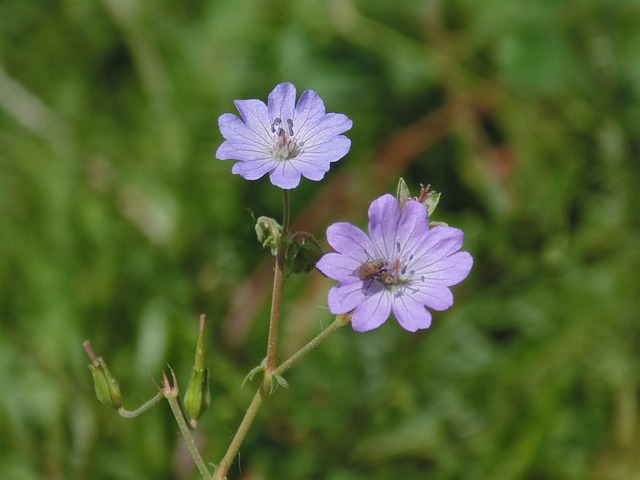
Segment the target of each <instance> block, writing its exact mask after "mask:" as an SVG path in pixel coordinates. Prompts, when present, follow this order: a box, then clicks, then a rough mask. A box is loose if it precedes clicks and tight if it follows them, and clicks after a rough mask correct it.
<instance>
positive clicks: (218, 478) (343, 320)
mask: <svg viewBox="0 0 640 480" xmlns="http://www.w3.org/2000/svg"><path fill="white" fill-rule="evenodd" d="M350 320H351V315H350V314H348V315H338V316H337V317H336V319H335V320H334V322H333V323H332V324H331V325H329V326H328V327H327V328H325V329H324V330H323V331H322V332H320V333H319V334H318V335H317V336H316V337H315V338H314V339H313V340H311V341H310V342H309V343H307V344H306V345H305V346H304V347H302V348H301V349H300V350H298V351H297V352H296V353H294V354H293V355H291V357H290V358H289V359H287V360H286V361H285V362H283V363H282V365H280V366H279V367H278V368H276V369H275V370H274V371H273V372H272V373H266V375H265V378H264V380H263V382H262V384H261V385H260V388H258V391H257V392H256V394H255V396H254V397H253V400H252V401H251V405H249V408H247V412H246V413H245V415H244V418H243V419H242V422H241V423H240V426H239V427H238V431H237V432H236V434H235V436H234V437H233V440H232V441H231V444H230V445H229V448H228V450H227V453H225V455H224V458H223V459H222V460H221V461H220V463H219V464H218V466H217V468H216V471H215V472H214V474H213V480H224V479H225V478H226V474H227V471H228V470H229V467H230V466H231V464H232V463H233V459H234V457H235V456H236V454H237V453H238V450H239V449H240V445H242V442H243V441H244V438H245V437H246V436H247V433H248V432H249V427H251V424H252V423H253V421H254V419H255V418H256V414H257V413H258V409H259V408H260V406H261V405H262V401H263V400H264V398H265V397H266V396H267V395H268V394H269V392H270V391H271V380H272V378H273V376H274V375H282V374H283V373H284V372H286V371H287V370H288V369H289V368H291V367H292V366H293V365H295V364H296V363H297V362H298V361H299V360H300V359H302V358H303V357H304V356H305V355H307V354H308V353H309V352H310V351H311V350H313V349H314V348H316V347H317V346H318V345H319V344H320V342H322V341H323V340H324V339H325V338H327V337H328V336H329V334H331V333H333V332H335V331H336V330H338V329H339V328H340V327H342V326H344V325H347V324H348V323H349V321H350Z"/></svg>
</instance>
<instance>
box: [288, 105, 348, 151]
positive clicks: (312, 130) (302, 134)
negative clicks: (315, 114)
mask: <svg viewBox="0 0 640 480" xmlns="http://www.w3.org/2000/svg"><path fill="white" fill-rule="evenodd" d="M295 126H296V128H297V130H298V131H297V132H295V133H296V138H298V139H300V140H302V141H303V142H304V144H305V145H307V146H309V145H318V144H321V143H324V142H327V141H329V140H331V139H332V138H333V137H335V136H337V135H340V134H341V133H344V132H346V131H347V130H349V129H350V128H351V127H352V126H353V122H352V121H351V119H350V118H349V117H347V116H346V115H344V114H342V113H328V114H326V115H324V116H323V117H321V118H319V119H318V120H317V121H315V122H312V121H307V122H305V123H303V124H301V125H297V124H296V125H295Z"/></svg>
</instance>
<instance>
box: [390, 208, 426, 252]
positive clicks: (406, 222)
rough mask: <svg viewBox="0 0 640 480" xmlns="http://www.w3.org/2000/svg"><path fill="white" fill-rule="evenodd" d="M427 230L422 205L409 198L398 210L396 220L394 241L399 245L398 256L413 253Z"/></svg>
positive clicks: (424, 211)
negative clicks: (397, 219) (400, 209)
mask: <svg viewBox="0 0 640 480" xmlns="http://www.w3.org/2000/svg"><path fill="white" fill-rule="evenodd" d="M428 230H429V219H428V218H427V211H426V210H425V208H424V205H423V204H422V203H420V202H417V201H415V200H409V201H408V202H407V203H406V204H405V205H404V207H403V208H402V211H401V212H400V220H399V221H398V231H397V233H396V242H397V243H398V244H399V245H400V247H401V252H399V253H398V256H399V257H401V258H403V259H405V260H406V259H408V258H409V257H410V256H411V255H414V254H415V250H416V248H417V246H418V245H420V244H421V243H422V242H423V241H424V240H423V239H424V238H425V235H426V234H427V231H428Z"/></svg>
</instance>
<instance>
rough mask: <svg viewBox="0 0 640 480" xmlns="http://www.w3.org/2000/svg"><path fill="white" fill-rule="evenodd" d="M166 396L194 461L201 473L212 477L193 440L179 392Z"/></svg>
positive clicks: (206, 478) (207, 477)
mask: <svg viewBox="0 0 640 480" xmlns="http://www.w3.org/2000/svg"><path fill="white" fill-rule="evenodd" d="M165 398H166V399H167V401H168V402H169V405H170V406H171V411H172V412H173V416H174V417H175V418H176V423H177V424H178V428H180V433H181V434H182V438H184V441H185V443H186V444H187V448H188V449H189V453H190V454H191V456H192V457H193V460H194V462H196V465H197V466H198V470H199V471H200V475H202V478H204V479H205V480H208V479H209V478H211V474H210V473H209V470H208V469H207V466H206V465H205V463H204V460H202V457H201V456H200V452H199V451H198V447H197V446H196V442H194V440H193V436H192V435H191V431H190V429H189V426H188V425H187V422H186V421H185V418H184V414H183V411H182V409H181V408H180V404H179V401H178V396H177V392H176V394H175V395H171V394H170V395H165Z"/></svg>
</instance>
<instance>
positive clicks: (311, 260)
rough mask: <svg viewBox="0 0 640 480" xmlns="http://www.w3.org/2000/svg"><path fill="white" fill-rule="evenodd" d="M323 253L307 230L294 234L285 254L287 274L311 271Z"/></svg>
mask: <svg viewBox="0 0 640 480" xmlns="http://www.w3.org/2000/svg"><path fill="white" fill-rule="evenodd" d="M322 254H323V251H322V249H321V248H320V245H319V244H318V241H317V240H316V239H315V237H314V236H313V235H311V234H310V233H307V232H297V233H295V234H293V235H292V236H291V239H290V242H289V246H288V247H287V252H286V254H285V260H286V264H285V274H286V275H290V274H292V273H309V272H310V271H311V270H313V269H314V268H315V266H316V263H318V260H320V257H322Z"/></svg>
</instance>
